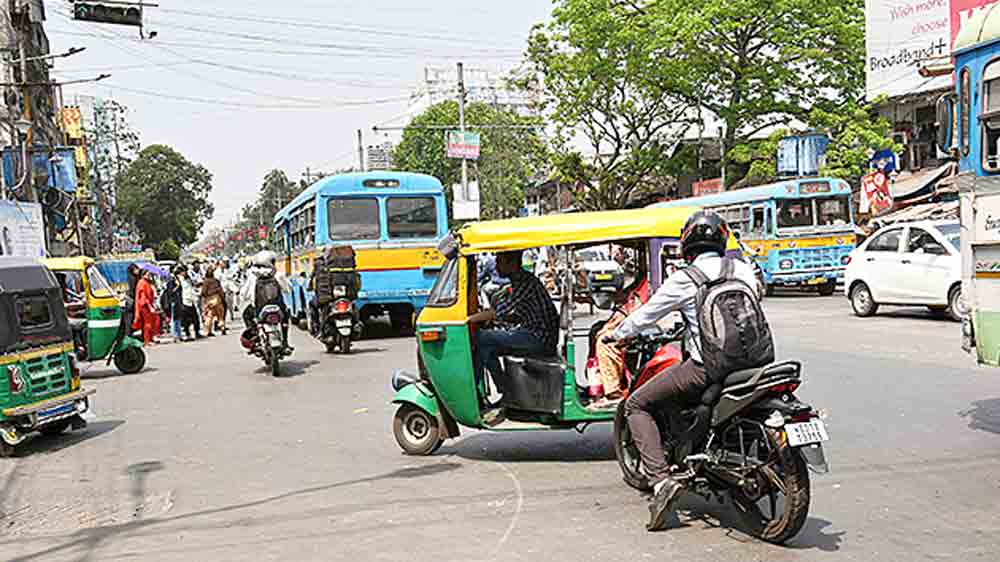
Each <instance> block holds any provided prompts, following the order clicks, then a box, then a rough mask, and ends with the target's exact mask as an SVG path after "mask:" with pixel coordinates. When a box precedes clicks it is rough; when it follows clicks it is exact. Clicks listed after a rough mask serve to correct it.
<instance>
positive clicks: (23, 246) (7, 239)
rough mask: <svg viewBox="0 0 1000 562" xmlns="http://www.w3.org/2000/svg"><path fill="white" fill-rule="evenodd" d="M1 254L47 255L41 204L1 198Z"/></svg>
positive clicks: (38, 256) (22, 255)
mask: <svg viewBox="0 0 1000 562" xmlns="http://www.w3.org/2000/svg"><path fill="white" fill-rule="evenodd" d="M0 256H20V257H25V258H44V257H45V226H44V224H43V223H42V206H41V205H39V204H38V203H24V202H20V201H17V202H15V201H6V200H0Z"/></svg>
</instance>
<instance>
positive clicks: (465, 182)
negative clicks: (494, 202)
mask: <svg viewBox="0 0 1000 562" xmlns="http://www.w3.org/2000/svg"><path fill="white" fill-rule="evenodd" d="M458 130H459V132H461V133H462V142H463V143H464V142H465V77H464V74H463V72H462V63H458ZM462 199H464V200H465V201H468V200H469V162H468V160H466V158H465V155H464V154H463V155H462Z"/></svg>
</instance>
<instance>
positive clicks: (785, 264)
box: [778, 260, 794, 269]
mask: <svg viewBox="0 0 1000 562" xmlns="http://www.w3.org/2000/svg"><path fill="white" fill-rule="evenodd" d="M792 265H794V262H792V260H781V261H780V262H778V267H780V268H781V269H791V268H792Z"/></svg>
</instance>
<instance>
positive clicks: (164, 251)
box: [156, 238, 181, 261]
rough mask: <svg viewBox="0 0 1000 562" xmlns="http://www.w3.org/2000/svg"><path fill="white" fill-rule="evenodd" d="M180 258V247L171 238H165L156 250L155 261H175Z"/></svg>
mask: <svg viewBox="0 0 1000 562" xmlns="http://www.w3.org/2000/svg"><path fill="white" fill-rule="evenodd" d="M180 257H181V247H180V246H178V245H177V242H174V239H173V238H167V239H166V240H164V241H163V242H160V245H159V246H158V247H157V248H156V259H158V260H170V261H177V260H178V259H180Z"/></svg>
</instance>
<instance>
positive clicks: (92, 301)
mask: <svg viewBox="0 0 1000 562" xmlns="http://www.w3.org/2000/svg"><path fill="white" fill-rule="evenodd" d="M42 263H44V264H45V265H46V266H48V267H49V269H51V270H52V273H53V274H55V277H56V279H57V280H58V282H59V285H60V286H61V287H62V292H63V301H64V303H65V306H66V310H67V312H68V314H69V317H70V322H71V324H72V325H73V331H74V341H75V342H76V353H77V357H78V358H79V359H80V360H82V361H98V360H100V359H107V363H106V364H110V363H111V361H114V362H115V367H116V368H117V369H118V370H119V371H121V372H122V373H124V374H126V375H130V374H133V373H138V372H139V371H141V370H142V368H143V367H144V366H145V365H146V352H145V351H143V349H142V342H141V341H139V340H138V339H136V338H133V337H132V336H131V334H132V318H129V317H127V316H128V315H123V313H122V305H121V303H120V302H119V301H118V297H116V296H115V293H114V291H113V290H112V289H111V285H110V284H108V281H107V280H106V279H105V278H104V276H103V275H101V272H100V271H98V269H97V266H96V264H95V261H94V260H93V259H91V258H87V257H76V258H50V259H45V260H42Z"/></svg>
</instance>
